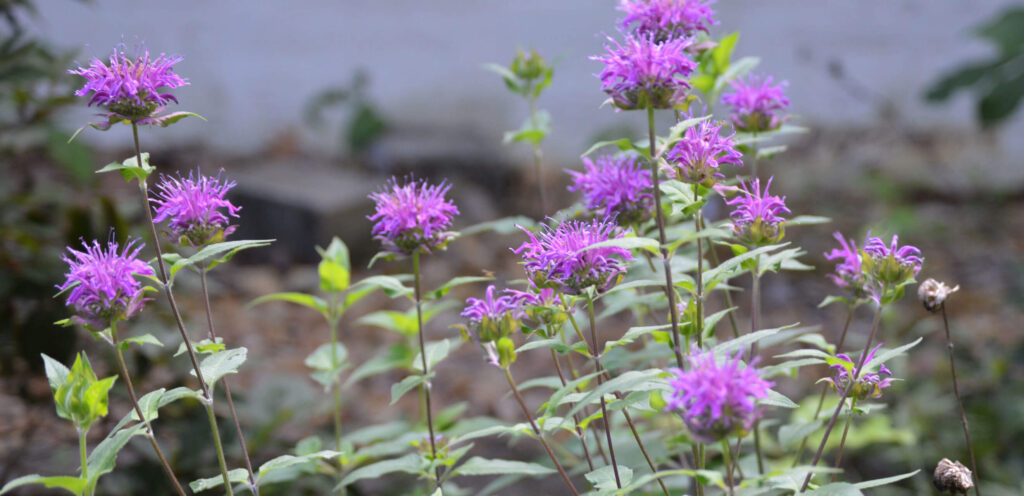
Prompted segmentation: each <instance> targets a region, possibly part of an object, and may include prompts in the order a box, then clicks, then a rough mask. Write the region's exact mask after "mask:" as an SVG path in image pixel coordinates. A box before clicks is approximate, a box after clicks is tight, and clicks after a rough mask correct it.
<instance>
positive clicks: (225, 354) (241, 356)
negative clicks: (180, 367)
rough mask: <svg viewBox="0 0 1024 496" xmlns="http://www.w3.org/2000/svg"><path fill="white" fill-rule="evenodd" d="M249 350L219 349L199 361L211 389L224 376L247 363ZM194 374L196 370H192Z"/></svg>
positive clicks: (200, 368)
mask: <svg viewBox="0 0 1024 496" xmlns="http://www.w3.org/2000/svg"><path fill="white" fill-rule="evenodd" d="M247 353H248V350H246V349H245V348H244V347H243V348H234V349H230V350H224V351H218V352H216V353H214V354H212V355H210V356H208V357H206V358H203V361H202V362H200V363H199V370H200V371H201V372H202V373H203V380H204V381H205V382H206V384H207V386H208V387H209V388H210V389H213V385H214V384H216V383H217V381H219V380H220V379H221V378H222V377H224V376H226V375H228V374H235V373H237V372H238V367H241V366H242V364H243V363H245V358H246V354H247ZM191 373H192V375H195V370H192V371H191Z"/></svg>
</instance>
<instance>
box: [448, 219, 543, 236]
mask: <svg viewBox="0 0 1024 496" xmlns="http://www.w3.org/2000/svg"><path fill="white" fill-rule="evenodd" d="M519 226H522V227H523V228H525V229H528V230H530V231H535V230H536V229H537V228H538V227H539V224H538V223H537V221H535V220H533V219H531V218H529V217H524V216H522V215H518V216H515V217H504V218H501V219H498V220H491V221H487V222H481V223H479V224H473V225H472V226H469V227H467V228H465V229H462V230H461V231H462V235H463V236H470V235H473V234H480V233H484V232H494V233H495V234H514V233H519V232H522V231H520V230H519Z"/></svg>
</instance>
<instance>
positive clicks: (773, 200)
mask: <svg viewBox="0 0 1024 496" xmlns="http://www.w3.org/2000/svg"><path fill="white" fill-rule="evenodd" d="M771 185H772V178H769V179H768V184H766V185H765V186H764V191H762V190H761V180H760V179H757V178H754V180H753V181H752V182H750V183H744V184H741V185H740V192H741V193H742V194H741V195H738V196H736V197H735V198H733V199H731V200H727V201H726V202H725V203H726V204H727V205H733V206H736V209H735V210H733V211H732V213H731V214H729V217H731V218H732V228H733V231H734V232H735V233H736V236H737V237H739V239H740V240H741V241H743V242H745V243H749V244H751V245H763V244H770V243H778V242H779V240H780V239H782V237H783V236H785V235H786V228H785V223H786V219H785V218H783V217H781V216H780V215H781V214H788V213H790V211H789V209H788V208H786V197H784V196H783V197H779V196H772V195H769V194H768V188H770V187H771Z"/></svg>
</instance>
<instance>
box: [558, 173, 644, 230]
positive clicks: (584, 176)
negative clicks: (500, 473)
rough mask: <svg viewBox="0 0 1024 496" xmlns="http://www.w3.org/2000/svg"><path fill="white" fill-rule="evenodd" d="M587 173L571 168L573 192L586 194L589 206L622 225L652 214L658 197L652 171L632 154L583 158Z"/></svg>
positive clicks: (570, 187) (584, 198) (570, 189)
mask: <svg viewBox="0 0 1024 496" xmlns="http://www.w3.org/2000/svg"><path fill="white" fill-rule="evenodd" d="M583 167H584V171H583V172H576V171H567V172H568V173H569V175H570V176H572V179H573V184H572V185H571V186H569V188H568V189H569V191H578V192H580V193H582V194H583V200H584V201H585V202H586V205H587V208H589V209H591V210H597V211H600V212H601V214H602V215H603V216H605V217H608V218H609V219H615V220H616V221H617V222H618V223H619V225H623V226H628V225H633V224H636V223H639V222H643V221H644V220H646V219H647V217H649V216H650V210H651V205H652V204H653V203H654V196H653V195H652V194H651V188H652V187H653V184H654V183H653V182H652V181H651V172H650V171H648V170H645V169H644V168H643V165H642V164H641V163H640V159H639V158H638V157H636V156H630V155H619V156H615V155H605V156H601V157H598V158H597V160H590V159H589V158H584V159H583Z"/></svg>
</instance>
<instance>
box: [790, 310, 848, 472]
mask: <svg viewBox="0 0 1024 496" xmlns="http://www.w3.org/2000/svg"><path fill="white" fill-rule="evenodd" d="M853 310H854V307H853V305H850V306H849V312H847V314H846V324H844V325H843V333H842V334H841V335H840V336H839V345H838V346H836V353H839V352H840V351H842V349H843V344H844V343H845V342H846V331H848V330H849V329H850V321H851V320H853ZM828 389H829V386H828V384H825V385H823V386H822V388H821V395H820V396H818V406H817V408H815V409H814V416H813V417H812V418H811V421H812V422H814V421H817V420H818V415H819V414H821V407H822V405H824V404H825V395H826V394H828ZM809 438H810V436H807V437H804V439H803V441H801V442H800V449H798V450H797V451H796V458H794V459H793V465H792V466H794V467H795V466H797V465H799V464H800V458H801V457H802V455H803V454H804V448H806V447H807V439H809Z"/></svg>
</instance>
